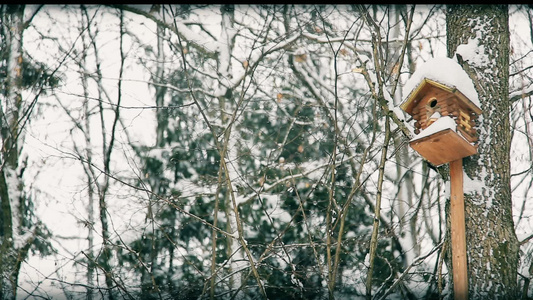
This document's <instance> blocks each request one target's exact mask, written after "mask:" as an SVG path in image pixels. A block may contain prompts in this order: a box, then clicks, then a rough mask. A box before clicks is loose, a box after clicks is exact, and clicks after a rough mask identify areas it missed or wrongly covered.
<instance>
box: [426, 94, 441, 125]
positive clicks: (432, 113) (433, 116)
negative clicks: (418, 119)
mask: <svg viewBox="0 0 533 300" xmlns="http://www.w3.org/2000/svg"><path fill="white" fill-rule="evenodd" d="M438 103H439V102H438V100H437V98H435V97H433V98H431V99H429V101H428V103H427V105H426V106H427V107H426V115H427V118H426V119H427V121H426V127H427V126H429V125H431V124H433V122H435V121H437V119H438V118H440V116H441V115H440V106H437V104H438Z"/></svg>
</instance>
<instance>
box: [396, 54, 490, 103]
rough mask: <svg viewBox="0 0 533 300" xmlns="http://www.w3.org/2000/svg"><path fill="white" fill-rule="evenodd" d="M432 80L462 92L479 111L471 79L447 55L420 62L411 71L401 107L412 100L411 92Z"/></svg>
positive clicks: (404, 89) (476, 95)
mask: <svg viewBox="0 0 533 300" xmlns="http://www.w3.org/2000/svg"><path fill="white" fill-rule="evenodd" d="M428 79H429V82H431V81H433V82H437V83H440V84H442V85H444V86H446V87H449V88H450V89H456V90H457V91H459V92H460V93H461V94H463V95H464V96H465V97H466V98H467V99H468V100H469V102H471V104H473V105H474V106H475V107H476V108H477V110H479V111H481V109H479V107H480V106H481V104H480V102H479V98H478V94H477V92H476V89H475V87H474V83H473V82H472V79H470V77H469V76H468V74H466V72H465V71H464V70H463V68H462V67H461V66H460V65H459V64H458V63H457V62H456V61H455V60H453V59H451V58H448V57H435V58H432V59H429V60H428V61H426V62H425V63H424V64H422V65H421V66H420V67H419V68H417V70H416V71H415V72H414V73H413V75H412V76H411V78H409V80H408V81H407V82H406V83H405V85H404V87H403V95H407V97H406V100H405V102H404V103H403V104H402V108H404V107H407V105H406V104H408V103H407V102H409V101H411V100H412V95H411V94H412V93H413V92H415V91H416V90H417V88H418V87H420V86H421V85H422V84H425V83H427V82H428Z"/></svg>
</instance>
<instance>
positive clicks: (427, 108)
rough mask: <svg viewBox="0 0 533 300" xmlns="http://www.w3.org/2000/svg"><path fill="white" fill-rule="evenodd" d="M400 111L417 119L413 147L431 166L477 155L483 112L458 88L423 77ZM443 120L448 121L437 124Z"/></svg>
mask: <svg viewBox="0 0 533 300" xmlns="http://www.w3.org/2000/svg"><path fill="white" fill-rule="evenodd" d="M400 108H401V109H403V110H404V111H405V112H406V113H408V114H409V115H411V116H412V117H413V119H414V120H415V124H414V127H415V134H416V135H417V136H415V138H413V140H412V141H411V143H410V145H411V147H412V148H413V149H414V150H416V151H417V152H418V153H419V154H420V155H422V157H424V158H425V159H426V160H428V161H429V162H430V163H431V164H433V165H436V166H438V165H441V164H444V163H448V162H451V161H454V160H457V159H460V158H463V157H467V156H470V155H474V154H476V153H477V146H476V143H477V130H476V128H475V127H476V119H477V117H478V116H479V115H480V114H481V113H482V111H481V109H480V108H479V107H478V106H477V105H476V104H475V103H474V102H472V101H471V100H470V99H468V97H466V96H465V95H464V94H463V93H462V92H461V91H459V90H458V89H457V88H455V87H453V86H448V85H446V84H443V83H440V82H438V81H435V80H431V79H428V78H423V79H422V80H421V82H420V83H419V84H418V85H417V86H416V88H415V89H413V90H412V91H411V93H410V94H409V95H408V97H407V99H406V100H405V101H404V102H403V103H402V104H401V105H400ZM442 118H446V121H444V122H437V121H438V120H441V119H442ZM437 123H439V124H437ZM443 124H445V126H444V127H442V126H443Z"/></svg>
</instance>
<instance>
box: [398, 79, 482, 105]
mask: <svg viewBox="0 0 533 300" xmlns="http://www.w3.org/2000/svg"><path fill="white" fill-rule="evenodd" d="M432 89H440V90H444V91H446V92H448V93H450V94H453V95H455V96H456V97H457V98H459V99H460V100H461V101H462V102H463V103H464V104H465V105H466V106H467V107H468V108H470V109H471V110H472V111H474V112H475V113H477V114H481V109H480V108H479V106H478V105H476V104H475V103H474V102H473V101H471V100H470V99H469V98H468V97H466V96H465V95H464V94H463V93H461V91H459V90H458V89H457V88H456V87H454V86H448V85H446V84H442V83H440V82H437V81H435V80H431V79H428V78H424V79H422V81H421V82H420V83H419V84H418V85H417V86H416V88H415V89H413V90H412V91H411V93H410V94H409V95H408V96H407V98H406V100H405V101H404V102H403V103H402V104H401V105H400V108H401V109H403V110H404V111H405V112H406V113H408V114H412V111H413V108H414V107H415V106H416V105H417V103H418V100H419V98H420V96H421V95H425V94H427V93H428V92H429V91H430V90H432Z"/></svg>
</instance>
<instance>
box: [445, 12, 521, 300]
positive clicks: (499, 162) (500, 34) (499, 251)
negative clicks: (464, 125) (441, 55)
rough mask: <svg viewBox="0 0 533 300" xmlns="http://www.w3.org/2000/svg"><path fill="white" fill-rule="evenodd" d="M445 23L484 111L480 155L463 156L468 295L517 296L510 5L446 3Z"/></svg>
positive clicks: (450, 49)
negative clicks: (510, 79) (513, 198)
mask: <svg viewBox="0 0 533 300" xmlns="http://www.w3.org/2000/svg"><path fill="white" fill-rule="evenodd" d="M446 25H447V48H448V56H450V57H452V56H453V55H454V54H455V53H457V60H458V62H459V63H460V64H461V65H462V66H463V69H464V70H465V71H466V72H467V73H468V74H469V76H470V77H471V78H472V81H473V82H474V85H475V87H476V90H477V93H478V95H479V100H480V103H481V109H482V110H483V114H482V116H481V118H480V119H479V123H478V134H479V148H478V153H479V155H475V156H472V157H469V158H467V159H465V160H464V170H465V176H464V180H465V181H464V190H465V219H466V220H465V221H466V243H467V260H468V262H467V265H468V278H469V279H468V281H469V282H468V284H469V293H468V294H469V298H470V299H518V298H519V296H518V293H517V267H518V260H519V256H518V254H519V244H518V240H517V238H516V234H515V231H514V224H513V218H512V204H511V189H510V159H509V156H510V144H511V129H510V125H509V112H510V103H509V83H508V80H509V51H510V49H509V14H508V8H507V6H504V5H487V6H474V5H459V6H448V7H447V16H446ZM476 43H477V44H476ZM472 49H474V50H475V51H471V50H472Z"/></svg>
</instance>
